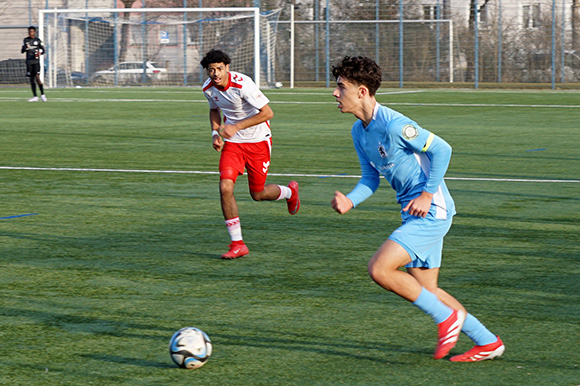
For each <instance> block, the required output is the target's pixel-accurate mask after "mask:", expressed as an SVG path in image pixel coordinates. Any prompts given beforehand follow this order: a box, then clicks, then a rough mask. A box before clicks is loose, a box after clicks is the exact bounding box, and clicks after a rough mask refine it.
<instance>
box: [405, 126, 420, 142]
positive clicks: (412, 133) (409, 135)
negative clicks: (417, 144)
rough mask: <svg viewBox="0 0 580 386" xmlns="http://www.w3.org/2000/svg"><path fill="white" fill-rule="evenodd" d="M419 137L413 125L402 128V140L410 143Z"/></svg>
mask: <svg viewBox="0 0 580 386" xmlns="http://www.w3.org/2000/svg"><path fill="white" fill-rule="evenodd" d="M418 136H419V130H417V128H416V127H415V126H413V125H405V126H403V138H405V139H406V140H407V141H412V140H414V139H415V138H417V137H418Z"/></svg>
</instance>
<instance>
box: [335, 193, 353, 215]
mask: <svg viewBox="0 0 580 386" xmlns="http://www.w3.org/2000/svg"><path fill="white" fill-rule="evenodd" d="M330 205H332V209H334V210H336V211H337V212H338V213H339V214H345V213H346V212H348V211H349V210H351V209H352V208H353V207H354V205H353V203H352V201H351V200H350V199H349V198H348V197H347V196H345V195H344V194H342V193H341V192H339V191H338V190H337V191H336V192H334V198H333V199H332V201H331V202H330Z"/></svg>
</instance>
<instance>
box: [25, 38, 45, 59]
mask: <svg viewBox="0 0 580 386" xmlns="http://www.w3.org/2000/svg"><path fill="white" fill-rule="evenodd" d="M20 52H21V53H24V52H26V64H37V63H40V61H39V59H38V58H39V57H40V55H41V54H44V47H43V46H42V42H41V41H40V39H39V38H31V37H26V38H24V42H23V43H22V49H21V50H20Z"/></svg>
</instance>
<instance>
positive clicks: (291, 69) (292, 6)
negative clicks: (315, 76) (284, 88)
mask: <svg viewBox="0 0 580 386" xmlns="http://www.w3.org/2000/svg"><path fill="white" fill-rule="evenodd" d="M290 88H294V4H290Z"/></svg>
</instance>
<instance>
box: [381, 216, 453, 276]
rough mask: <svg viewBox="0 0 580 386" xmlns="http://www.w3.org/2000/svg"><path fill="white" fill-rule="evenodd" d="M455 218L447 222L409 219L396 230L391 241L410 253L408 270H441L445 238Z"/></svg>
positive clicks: (430, 218) (426, 218)
mask: <svg viewBox="0 0 580 386" xmlns="http://www.w3.org/2000/svg"><path fill="white" fill-rule="evenodd" d="M452 222H453V216H449V217H448V218H447V219H446V220H440V219H436V218H434V217H433V216H431V215H427V217H425V218H422V217H415V216H412V217H409V218H408V219H407V220H406V221H405V222H403V225H401V226H400V227H399V228H397V230H395V231H394V232H393V233H392V234H391V236H389V240H393V241H394V242H396V243H397V244H399V245H400V246H402V247H403V248H405V250H406V251H407V252H408V253H409V256H411V260H412V261H411V262H410V263H409V264H407V265H405V267H406V268H417V267H423V268H439V267H441V254H442V251H443V237H445V235H446V234H447V232H449V228H451V223H452Z"/></svg>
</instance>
